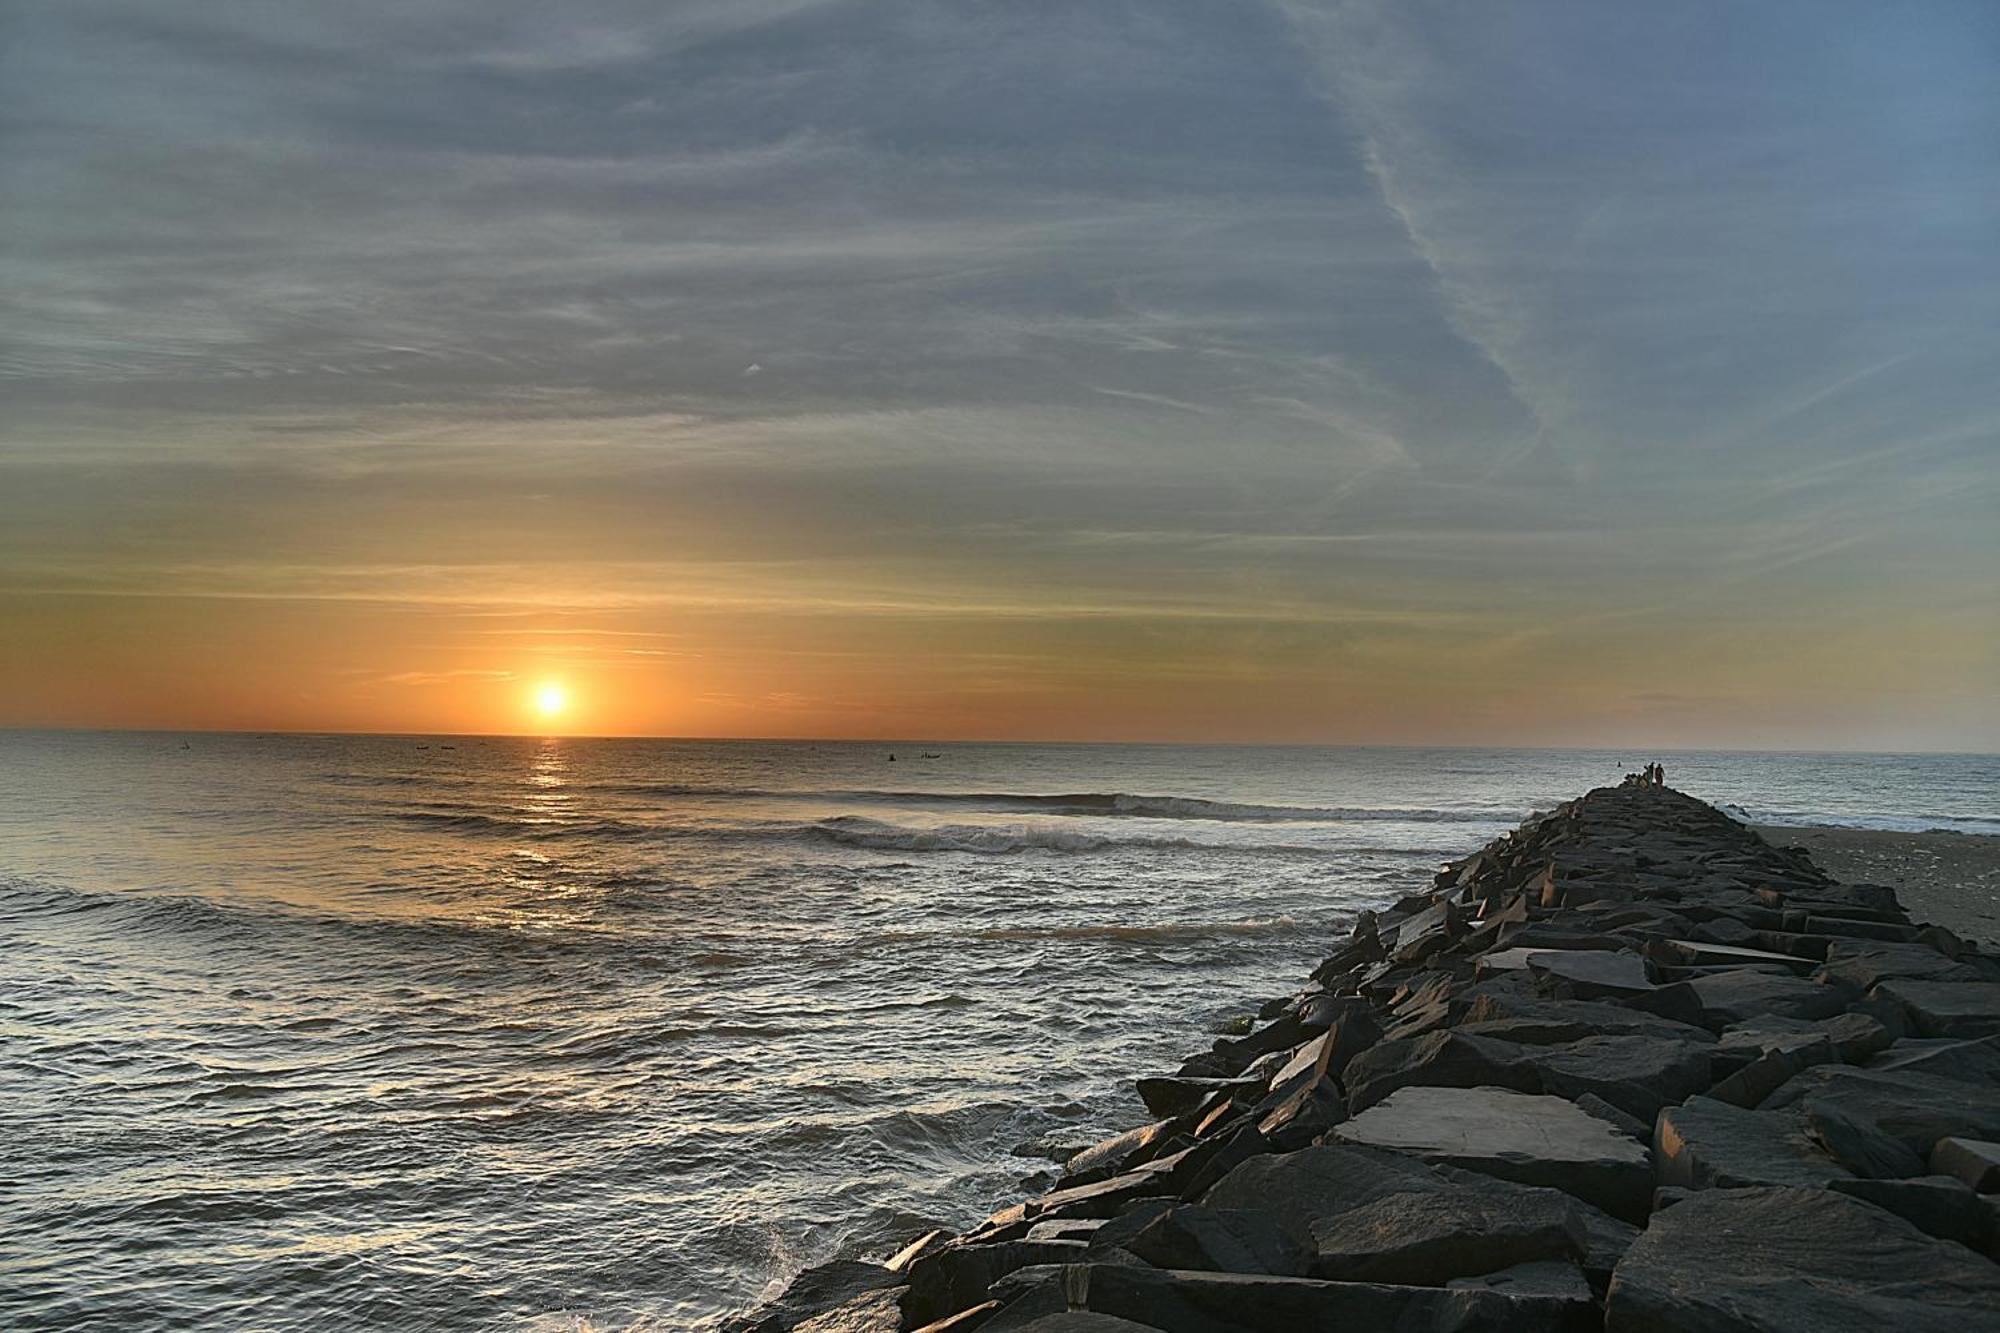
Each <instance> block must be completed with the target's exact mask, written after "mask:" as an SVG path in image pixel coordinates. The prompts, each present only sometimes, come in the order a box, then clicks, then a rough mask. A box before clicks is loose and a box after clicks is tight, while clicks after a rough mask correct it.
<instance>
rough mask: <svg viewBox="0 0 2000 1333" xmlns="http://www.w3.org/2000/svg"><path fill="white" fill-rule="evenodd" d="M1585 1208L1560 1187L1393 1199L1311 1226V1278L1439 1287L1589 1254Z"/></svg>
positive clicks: (1453, 1191) (1427, 1192) (1417, 1194)
mask: <svg viewBox="0 0 2000 1333" xmlns="http://www.w3.org/2000/svg"><path fill="white" fill-rule="evenodd" d="M1589 1248H1590V1241H1589V1237H1588V1235H1587V1234H1586V1232H1585V1229H1584V1223H1583V1215H1582V1212H1581V1209H1580V1205H1579V1204H1578V1203H1577V1202H1576V1201H1575V1200H1574V1199H1571V1198H1569V1197H1568V1196H1567V1195H1564V1194H1561V1193H1559V1192H1557V1191H1554V1190H1521V1191H1517V1192H1514V1193H1511V1194H1503V1193H1499V1192H1497V1191H1489V1190H1479V1189H1445V1190H1422V1191H1416V1192H1412V1193H1407V1194H1390V1195H1386V1196H1384V1197H1383V1198H1380V1199H1376V1200H1373V1201H1372V1202H1369V1203H1365V1204H1363V1205H1361V1206H1360V1207H1359V1208H1350V1209H1348V1210H1347V1211H1346V1212H1344V1213H1340V1214H1338V1215H1336V1216H1334V1217H1330V1218H1325V1219H1323V1220H1321V1221H1320V1222H1318V1223H1316V1224H1314V1226H1313V1257H1312V1274H1313V1276H1315V1277H1322V1278H1330V1279H1335V1280H1338V1281H1342V1282H1390V1283H1405V1284H1413V1285H1417V1286H1441V1285H1442V1284H1444V1283H1445V1282H1447V1281H1449V1280H1450V1279H1452V1278H1458V1277H1476V1276H1478V1275H1479V1274H1481V1273H1491V1272H1495V1271H1497V1270H1499V1269H1502V1268H1511V1267H1513V1266H1514V1265H1516V1264H1526V1263H1534V1262H1537V1261H1541V1260H1570V1261H1573V1260H1577V1259H1581V1258H1582V1257H1583V1256H1584V1255H1585V1254H1586V1253H1587V1252H1588V1250H1589Z"/></svg>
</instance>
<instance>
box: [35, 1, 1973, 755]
mask: <svg viewBox="0 0 2000 1333" xmlns="http://www.w3.org/2000/svg"><path fill="white" fill-rule="evenodd" d="M123 4H124V0H105V2H104V4H103V5H102V6H99V7H97V8H95V9H93V8H91V7H89V6H86V7H83V8H81V9H72V8H66V7H60V6H58V7H47V8H46V10H45V11H37V12H36V14H35V15H34V16H33V19H32V22H30V21H26V20H24V21H22V23H21V24H20V26H19V27H18V28H17V29H16V30H15V32H14V37H15V40H13V41H12V42H11V43H10V44H9V45H8V46H7V47H6V52H5V54H0V112H4V113H7V115H8V118H9V119H10V120H11V121H13V122H16V123H19V124H23V125H28V126H30V127H31V129H30V130H29V131H28V132H24V133H23V134H21V135H19V136H17V138H16V139H15V140H14V142H13V146H12V147H10V148H9V149H8V150H7V153H6V156H5V158H4V159H0V169H4V170H5V171H6V173H7V175H6V176H5V177H4V178H0V186H4V187H5V189H6V193H7V196H8V205H7V207H6V209H5V210H4V211H0V253H4V254H5V256H6V257H7V259H8V261H9V264H10V273H11V275H12V279H13V280H12V281H11V282H10V284H9V286H10V292H9V294H8V296H7V298H6V300H5V303H4V305H0V335H4V347H0V726H81V727H92V726H119V727H161V728H174V727H197V728H246V729H297V730H385V731H419V732H439V731H474V732H477V731H488V732H534V731H537V730H542V729H544V728H560V729H562V730H565V731H570V732H576V733H589V734H675V735H741V736H897V737H931V738H940V739H942V738H954V737H998V738H1058V739H1060V738H1074V739H1119V740H1130V739H1166V740H1172V739H1184V740H1224V741H1227V740H1240V741H1274V742H1277V741H1326V742H1341V741H1348V742H1368V743H1398V742H1408V743H1439V744H1448V743H1498V744H1607V745H1628V744H1629V745H1641V744H1643V745H1653V746H1671V745H1689V746H1707V745H1736V746H1750V747H1775V748H1784V747H1798V748H1821V747H1827V748H1877V749H1925V748H1937V749H1983V750H1996V749H2000V702H1996V700H2000V522H1996V521H1995V515H1996V513H2000V389H1996V387H1995V384H1996V381H1995V379H1994V377H1993V376H1992V374H1991V366H1992V364H1993V360H1994V356H1995V353H1996V351H2000V347H1996V333H1995V326H1994V324H1993V321H1992V318H1991V315H1992V311H1993V310H1994V309H1995V308H2000V247H1996V246H1995V244H1994V237H1995V236H1996V235H2000V211H1996V210H2000V205H1996V203H1995V201H1996V200H2000V136H1996V135H1994V134H1992V133H1991V130H1992V127H1993V125H1994V124H1995V123H1996V120H1995V117H1996V114H2000V97H1996V94H1995V92H1994V83H1993V80H1992V78H1991V68H1992V64H1991V60H1992V58H1993V57H1994V56H1995V55H1996V54H1997V53H2000V36H1996V34H2000V23H1996V21H1995V19H1994V15H1993V12H1992V11H1991V10H1990V9H1985V8H1982V7H1980V6H1977V5H1969V4H1968V5H1953V4H1946V5H1940V6H1938V7H1936V8H1935V9H1932V10H1928V11H1927V13H1926V15H1925V16H1924V18H1923V19H1922V21H1917V20H1914V19H1911V18H1910V17H1909V16H1903V17H1900V18H1892V17H1890V16H1887V15H1884V14H1881V13H1879V12H1877V11H1874V10H1871V9H1868V8H1866V7H1856V8H1854V9H1852V10H1851V11H1846V12H1844V14H1843V17H1842V18H1840V19H1839V20H1838V21H1826V22H1809V21H1805V20H1806V18H1807V16H1809V15H1816V14H1818V13H1821V12H1823V11H1819V10H1812V9H1804V10H1799V11H1797V12H1791V11H1788V10H1787V9H1786V7H1785V6H1782V5H1779V6H1774V7H1771V8H1770V9H1769V10H1768V11H1766V10H1762V9H1760V10H1759V11H1757V12H1755V13H1748V12H1742V11H1737V10H1731V11H1730V12H1729V15H1728V20H1727V24H1726V27H1727V29H1728V31H1729V32H1730V34H1731V37H1730V41H1729V42H1728V43H1725V44H1722V45H1721V46H1718V45H1717V44H1716V43H1715V42H1714V41H1713V40H1711V36H1710V34H1712V33H1713V32H1714V31H1717V30H1719V29H1717V27H1716V26H1715V25H1716V24H1717V23H1720V22H1721V21H1722V20H1721V16H1720V13H1719V12H1718V14H1717V15H1716V16H1712V20H1713V21H1712V22H1707V23H1704V22H1697V21H1694V20H1692V19H1672V20H1670V19H1668V18H1667V17H1665V16H1663V15H1658V14H1648V13H1645V12H1641V11H1637V10H1634V11H1630V12H1611V11H1610V10H1608V9H1604V8H1600V7H1596V6H1581V7H1571V6H1563V5H1551V6H1545V7H1523V8H1519V9H1516V8H1514V7H1506V9H1505V11H1504V12H1503V11H1502V9H1501V7H1494V8H1493V9H1492V10H1490V11H1489V10H1484V9H1482V10H1481V11H1480V12H1479V13H1477V14H1476V15H1475V14H1468V13H1466V12H1464V11H1463V10H1462V9H1457V8H1454V7H1436V6H1431V5H1428V4H1399V5H1386V4H1385V5H1373V4H1366V3H1354V4H1342V5H1320V4H1313V3H1282V4H1277V5H1274V6H1271V7H1268V8H1256V9H1253V10H1246V11H1244V12H1241V13H1237V12H1234V11H1231V12H1229V13H1223V12H1222V11H1216V10H1213V9H1210V8H1207V7H1203V6H1198V5H1189V6H1176V5H1168V6H1163V7H1161V8H1160V10H1159V12H1157V13H1154V14H1151V15H1148V16H1147V17H1145V18H1144V19H1143V21H1142V20H1141V19H1139V18H1138V17H1136V16H1134V15H1132V14H1128V13H1125V12H1123V11H1119V10H1117V9H1116V8H1115V7H1105V8H1104V9H1102V10H1099V9H1096V8H1094V7H1085V8H1082V9H1078V10H1076V11H1074V12H1068V11H1066V12H1061V13H1056V14H1038V15H1036V16H1034V17H1033V18H1032V19H1030V18H1029V17H1028V16H1025V15H1018V14H1015V15H1010V14H1008V13H1006V12H1005V11H993V12H988V11H984V10H980V11H978V12H976V13H974V12H970V11H968V12H965V13H954V14H948V15H947V14H941V13H936V12H930V11H924V12H923V13H922V14H920V12H919V11H916V10H906V9H904V8H903V7H901V6H896V5H884V6H879V7H875V8H868V7H861V8H851V7H850V8H843V7H840V6H829V5H823V4H820V3H816V2H815V0H804V2H802V0H782V2H780V0H769V3H766V2H765V0H744V3H742V4H739V5H732V6H724V7H706V6H694V7H671V6H669V7H638V8H634V7H628V6H620V5H602V4H586V5H582V6H578V7H572V8H569V9H565V10H563V11H562V12H560V13H558V12H557V11H554V10H550V9H548V8H547V7H541V6H529V5H526V4H517V3H513V0H505V2H504V3H485V4H472V3H470V2H469V0H420V3H418V4H416V5H414V6H406V7H403V8H402V9H399V10H397V11H395V13H393V14H391V13H390V12H389V11H386V10H385V11H381V12H376V11H368V12H367V13H357V14H354V15H349V16H348V17H347V18H345V19H336V18H335V17H334V16H333V15H332V11H327V12H325V13H321V12H319V11H315V10H311V9H309V8H308V9H300V10H297V11H286V12H284V13H279V12H276V11H273V12H270V13H262V12H259V13H251V12H249V11H244V12H241V13H237V12H235V11H231V12H229V13H219V12H216V11H214V10H213V9H212V8H211V7H204V6H196V5H193V4H189V3H181V2H180V0H173V2H172V3H166V4H152V5H148V6H146V7H145V9H144V15H145V19H146V21H145V22H144V23H138V22H105V21H96V20H93V19H92V18H91V14H96V15H97V18H98V19H100V20H101V19H103V18H104V16H105V15H106V14H109V15H111V16H113V17H116V15H117V14H118V13H120V12H122V11H121V5H123ZM85 9H89V10H90V13H85V12H84V10H85ZM100 10H101V11H102V12H99V11H100ZM137 12H138V11H134V13H137ZM128 17H129V16H128ZM550 684H554V685H558V686H560V687H561V688H562V689H563V690H564V691H565V694H566V702H565V706H564V707H563V708H562V709H560V710H559V711H558V712H557V713H556V714H554V715H550V714H548V713H547V712H545V710H542V709H541V708H539V707H538V706H537V704H536V693H537V691H538V690H540V689H541V688H542V687H544V686H545V685H550Z"/></svg>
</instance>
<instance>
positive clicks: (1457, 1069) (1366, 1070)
mask: <svg viewBox="0 0 2000 1333" xmlns="http://www.w3.org/2000/svg"><path fill="white" fill-rule="evenodd" d="M1527 1054H1528V1050H1527V1048H1524V1047H1521V1046H1519V1045H1516V1044H1515V1043H1513V1042H1506V1041H1496V1040H1494V1039H1492V1038H1490V1037H1469V1036H1466V1035H1465V1034H1463V1033H1461V1032H1457V1031H1453V1030H1447V1031H1444V1032H1433V1033H1430V1034H1428V1035H1426V1036H1422V1037H1411V1038H1409V1039H1407V1040H1402V1041H1381V1042H1377V1043H1376V1044H1375V1045H1374V1046H1371V1047H1370V1048H1369V1049H1367V1050H1365V1051H1363V1052H1362V1053H1361V1054H1360V1055H1358V1056H1356V1057H1355V1058H1354V1062H1353V1063H1352V1064H1350V1065H1349V1066H1348V1067H1347V1107H1348V1110H1349V1111H1350V1112H1359V1111H1364V1110H1366V1109H1367V1108H1368V1107H1370V1106H1373V1105H1374V1104H1375V1103H1376V1102H1379V1101H1381V1100H1382V1099H1383V1098H1384V1097H1387V1096H1389V1095H1390V1094H1391V1093H1394V1092H1395V1091H1396V1090H1397V1089H1399V1088H1407V1087H1412V1086H1422V1087H1448V1088H1476V1087H1498V1088H1512V1089H1514V1090H1515V1091H1517V1092H1539V1091H1541V1087H1542V1080H1541V1075H1540V1074H1538V1073H1537V1072H1536V1071H1535V1069H1534V1068H1533V1067H1532V1066H1531V1065H1529V1064H1528V1062H1527V1061H1526V1059H1525V1058H1524V1057H1525V1056H1526V1055H1527Z"/></svg>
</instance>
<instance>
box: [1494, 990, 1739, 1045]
mask: <svg viewBox="0 0 2000 1333" xmlns="http://www.w3.org/2000/svg"><path fill="white" fill-rule="evenodd" d="M1458 1030H1459V1031H1460V1032H1464V1033H1467V1034H1470V1035H1473V1036H1489V1037H1499V1038H1501V1039H1503V1040H1506V1041H1513V1042H1520V1043H1522V1044H1523V1045H1529V1046H1549V1045H1555V1044H1558V1043H1561V1042H1566V1041H1581V1040H1582V1039H1583V1038H1585V1037H1676V1038H1679V1039H1681V1040H1683V1041H1696V1042H1711V1041H1714V1040H1715V1034H1714V1033H1712V1032H1710V1031H1709V1030H1708V1029H1707V1028H1704V1027H1696V1026H1694V1025H1693V1024H1690V1023H1682V1022H1678V1021H1676V1020H1674V1019H1672V1018H1665V1017H1661V1016H1660V1015H1658V1014H1653V1013H1648V1012H1646V1011H1644V1010H1641V1009H1633V1008H1630V1007H1628V1006H1626V1005H1622V1004H1613V1003H1611V1002H1609V1001H1605V1000H1551V999H1546V998H1544V997H1541V996H1534V995H1509V994H1506V993H1503V992H1502V993H1491V994H1482V995H1481V996H1479V998H1477V999H1475V1000H1474V1001H1473V1002H1472V1004H1471V1006H1470V1007H1469V1008H1467V1010H1466V1012H1465V1018H1464V1021H1462V1022H1461V1023H1460V1024H1459V1025H1458Z"/></svg>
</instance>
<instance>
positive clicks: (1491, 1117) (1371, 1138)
mask: <svg viewBox="0 0 2000 1333" xmlns="http://www.w3.org/2000/svg"><path fill="white" fill-rule="evenodd" d="M1333 1135H1334V1137H1335V1138H1336V1139H1338V1140H1339V1141H1341V1142H1344V1143H1350V1144H1354V1145H1357V1146H1361V1147H1370V1148H1386V1149H1390V1150H1393V1151H1397V1152H1405V1153H1410V1154H1413V1155H1415V1156H1417V1157H1421V1158H1423V1159H1424V1160H1426V1161H1431V1162H1442V1163H1449V1164H1451V1165H1453V1166H1459V1167H1464V1168H1467V1169H1470V1170H1475V1171H1479V1172H1481V1173H1483V1174H1486V1175H1490V1176H1497V1177H1499V1178H1500V1179H1502V1180H1512V1181H1517V1182H1519V1183H1521V1184H1524V1185H1547V1186H1551V1187H1553V1188H1556V1189H1560V1190H1562V1191H1564V1192H1565V1193H1569V1194H1573V1195H1575V1196H1576V1197H1577V1198H1580V1199H1583V1200H1585V1201H1586V1202H1588V1203H1592V1204H1595V1205H1596V1206H1598V1207H1599V1208H1602V1209H1604V1210H1605V1211H1606V1212H1608V1213H1610V1214H1612V1215H1613V1216H1614V1217H1623V1218H1626V1219H1628V1220H1636V1219H1638V1218H1642V1217H1644V1216H1645V1214H1646V1210H1647V1206H1648V1203H1649V1200H1650V1198H1651V1193H1652V1174H1651V1167H1650V1163H1649V1161H1648V1158H1647V1154H1646V1150H1645V1148H1644V1147H1642V1146H1641V1145H1639V1144H1638V1143H1635V1142H1634V1141H1633V1140H1632V1139H1630V1138H1629V1137H1627V1136H1626V1135H1624V1134H1621V1133H1619V1132H1618V1131H1617V1130H1616V1129H1614V1128H1612V1127H1611V1126H1610V1125H1607V1124H1605V1123H1604V1122H1603V1121H1601V1120H1598V1119H1596V1118H1595V1117H1593V1116H1590V1115H1587V1114H1586V1113H1584V1112H1583V1111H1580V1110H1578V1109H1577V1108H1576V1107H1575V1106H1573V1105H1571V1104H1570V1103H1569V1102H1567V1101H1564V1100H1563V1099H1561V1098H1559V1097H1542V1096H1531V1095H1528V1094H1525V1093H1519V1092H1513V1091H1510V1090H1508V1089H1505V1088H1491V1087H1485V1088H1432V1087H1413V1088H1404V1089H1402V1090H1401V1091H1399V1092H1396V1093H1394V1094H1393V1095H1391V1096H1390V1097H1388V1098H1387V1099H1385V1100H1384V1101H1382V1102H1381V1103H1380V1104H1379V1105H1377V1106H1374V1107H1371V1108H1370V1109H1369V1110H1367V1111H1364V1112H1363V1113H1361V1114H1360V1115H1358V1116H1355V1117H1354V1118H1353V1119H1351V1120H1348V1121H1346V1122H1345V1123H1343V1124H1340V1125H1336V1126H1334V1129H1333Z"/></svg>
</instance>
